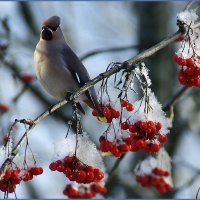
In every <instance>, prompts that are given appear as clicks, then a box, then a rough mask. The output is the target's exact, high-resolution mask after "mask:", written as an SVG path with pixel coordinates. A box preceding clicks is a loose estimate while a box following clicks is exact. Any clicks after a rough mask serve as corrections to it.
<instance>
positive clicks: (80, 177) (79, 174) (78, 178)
mask: <svg viewBox="0 0 200 200" xmlns="http://www.w3.org/2000/svg"><path fill="white" fill-rule="evenodd" d="M85 178H86V173H85V171H83V170H80V171H78V172H77V173H76V181H77V182H78V183H82V182H83V181H84V180H85Z"/></svg>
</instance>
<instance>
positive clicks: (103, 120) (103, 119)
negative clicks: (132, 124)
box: [98, 117, 107, 123]
mask: <svg viewBox="0 0 200 200" xmlns="http://www.w3.org/2000/svg"><path fill="white" fill-rule="evenodd" d="M98 119H99V121H101V122H104V123H107V119H106V118H105V117H98Z"/></svg>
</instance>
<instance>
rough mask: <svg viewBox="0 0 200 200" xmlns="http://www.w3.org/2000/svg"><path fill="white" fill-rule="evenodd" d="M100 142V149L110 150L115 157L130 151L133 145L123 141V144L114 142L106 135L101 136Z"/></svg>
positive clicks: (103, 150)
mask: <svg viewBox="0 0 200 200" xmlns="http://www.w3.org/2000/svg"><path fill="white" fill-rule="evenodd" d="M99 142H100V150H101V151H102V152H110V153H112V154H113V155H114V156H115V157H121V156H122V154H124V153H126V152H128V151H130V148H131V146H130V145H128V144H126V143H123V144H119V145H117V144H115V143H114V142H111V141H108V140H107V139H106V138H105V137H104V136H101V137H100V138H99Z"/></svg>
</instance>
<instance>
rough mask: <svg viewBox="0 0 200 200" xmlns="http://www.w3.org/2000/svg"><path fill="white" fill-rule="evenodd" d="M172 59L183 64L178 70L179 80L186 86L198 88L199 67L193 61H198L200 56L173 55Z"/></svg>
mask: <svg viewBox="0 0 200 200" xmlns="http://www.w3.org/2000/svg"><path fill="white" fill-rule="evenodd" d="M174 61H175V62H176V63H177V64H179V65H181V66H184V67H182V68H181V69H180V71H179V72H178V80H179V82H180V83H181V84H182V85H186V86H188V87H192V86H195V87H199V88H200V67H197V65H196V64H195V62H198V63H200V56H197V57H191V58H188V59H184V58H181V57H179V56H178V55H175V56H174Z"/></svg>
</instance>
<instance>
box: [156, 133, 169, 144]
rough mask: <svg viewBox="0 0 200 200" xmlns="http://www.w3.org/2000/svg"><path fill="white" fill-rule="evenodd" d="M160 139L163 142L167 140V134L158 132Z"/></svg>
mask: <svg viewBox="0 0 200 200" xmlns="http://www.w3.org/2000/svg"><path fill="white" fill-rule="evenodd" d="M158 140H159V142H161V143H164V142H167V140H168V138H167V135H164V134H158Z"/></svg>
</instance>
